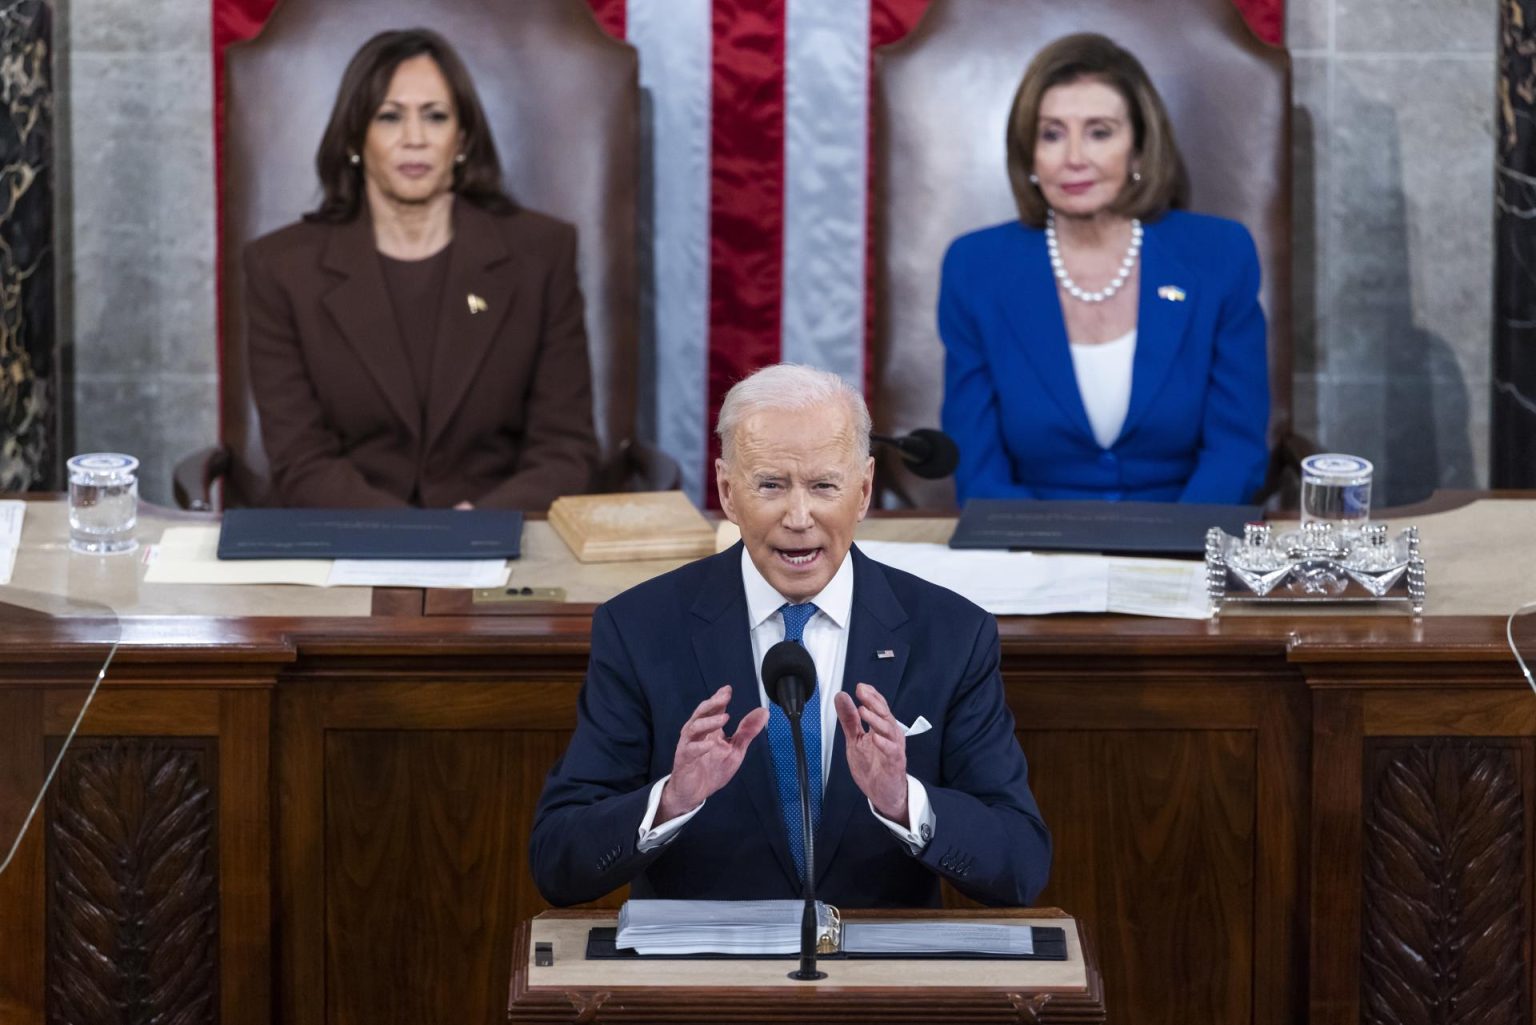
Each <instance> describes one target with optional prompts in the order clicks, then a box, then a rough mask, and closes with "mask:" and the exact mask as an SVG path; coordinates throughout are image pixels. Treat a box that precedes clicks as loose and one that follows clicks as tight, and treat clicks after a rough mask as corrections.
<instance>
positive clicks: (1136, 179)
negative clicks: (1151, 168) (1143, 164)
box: [1131, 171, 1141, 182]
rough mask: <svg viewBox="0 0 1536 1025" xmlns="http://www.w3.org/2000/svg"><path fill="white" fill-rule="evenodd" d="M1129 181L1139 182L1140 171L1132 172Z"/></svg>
mask: <svg viewBox="0 0 1536 1025" xmlns="http://www.w3.org/2000/svg"><path fill="white" fill-rule="evenodd" d="M1131 181H1133V182H1139V181H1141V172H1140V171H1132V172H1131Z"/></svg>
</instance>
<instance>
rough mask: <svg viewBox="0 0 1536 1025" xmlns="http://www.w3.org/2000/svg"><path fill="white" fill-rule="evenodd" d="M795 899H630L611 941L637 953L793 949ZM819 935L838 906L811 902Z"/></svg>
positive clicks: (798, 905)
mask: <svg viewBox="0 0 1536 1025" xmlns="http://www.w3.org/2000/svg"><path fill="white" fill-rule="evenodd" d="M804 910H805V902H804V901H799V900H631V901H625V903H624V906H623V907H622V908H620V909H619V931H618V934H617V935H616V936H615V937H614V946H615V947H618V948H619V949H621V950H634V951H635V952H636V953H638V954H797V953H799V952H800V918H801V914H802V913H803V912H804ZM816 919H817V923H818V938H819V937H820V935H821V934H823V933H828V934H834V935H835V930H836V928H837V912H836V911H835V910H834V909H833V908H831V907H829V906H827V905H826V904H823V903H821V902H820V901H817V902H816Z"/></svg>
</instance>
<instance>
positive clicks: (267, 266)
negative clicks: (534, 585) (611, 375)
mask: <svg viewBox="0 0 1536 1025" xmlns="http://www.w3.org/2000/svg"><path fill="white" fill-rule="evenodd" d="M453 219H454V234H453V250H452V254H451V255H450V257H449V266H448V273H447V280H446V283H445V285H444V289H445V291H444V294H443V304H442V310H441V312H440V314H439V317H438V329H437V339H436V343H435V345H436V348H435V349H434V351H433V360H432V377H431V386H430V389H429V394H428V397H427V403H426V415H425V417H423V416H422V413H421V408H422V407H421V401H420V398H419V397H418V396H417V394H416V387H415V384H414V383H413V381H412V377H411V370H410V366H409V363H408V361H407V360H408V357H407V354H406V350H405V347H404V343H403V342H402V341H401V339H400V335H399V330H398V328H397V326H396V323H395V315H394V310H393V307H392V306H391V304H390V297H389V295H388V293H387V292H386V290H385V284H384V272H383V269H382V267H381V265H380V263H379V257H378V253H377V250H376V247H375V244H374V238H373V225H372V221H371V220H370V219H369V217H368V215H367V213H366V211H365V212H364V213H363V214H362V215H360V216H359V217H358V218H357V219H356V220H354V221H352V222H351V223H349V224H342V225H328V224H310V223H305V222H301V223H298V224H293V225H290V226H288V227H286V228H282V229H280V230H279V231H276V232H273V233H272V234H270V235H266V236H264V237H262V238H259V239H257V240H256V241H255V242H252V243H251V244H250V246H248V247H247V249H246V253H245V269H246V291H247V297H248V300H247V306H248V311H249V324H248V331H249V334H248V347H249V351H250V364H251V366H250V370H251V386H252V389H253V391H254V392H255V398H256V406H257V409H258V411H259V412H260V414H261V435H262V441H263V443H264V444H265V446H266V450H267V456H268V458H269V459H270V460H271V464H272V482H273V483H272V493H271V494H270V495H269V496H268V498H267V501H268V503H269V504H273V505H288V506H325V507H335V508H347V507H362V506H404V505H408V504H411V496H412V495H413V494H414V495H417V496H418V500H419V504H420V505H422V506H427V507H446V506H452V505H455V504H457V503H459V502H462V501H470V502H473V503H474V504H475V505H477V506H486V507H500V508H513V509H543V508H547V507H548V505H549V503H550V502H551V501H553V500H554V499H555V498H557V497H559V496H560V495H565V494H576V493H580V492H582V491H586V490H587V489H588V488H589V487H590V486H591V484H592V479H593V474H594V472H595V469H596V465H597V440H596V437H595V435H594V433H593V428H592V377H591V371H590V369H589V367H588V361H587V338H586V329H585V324H584V319H583V312H582V301H581V290H580V287H579V285H578V284H577V280H576V232H575V229H574V228H572V227H571V226H570V225H568V224H565V223H562V222H560V221H556V220H553V219H552V218H549V217H545V216H543V215H542V214H537V213H533V212H532V211H528V210H520V211H518V212H517V213H514V214H511V215H509V216H498V215H495V214H491V213H488V212H487V211H484V210H481V209H479V208H478V207H475V206H473V205H471V204H469V203H466V202H463V201H462V200H460V201H457V202H456V203H455V204H454V211H453ZM471 296H476V297H478V298H479V299H480V300H483V303H484V309H483V310H478V308H479V307H480V305H481V304H480V303H478V302H477V303H474V304H473V305H474V306H475V307H476V308H477V309H474V310H472V309H471V300H470V297H471ZM477 310H478V311H477ZM423 420H424V421H425V427H424V428H423Z"/></svg>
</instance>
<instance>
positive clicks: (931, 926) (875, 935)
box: [843, 921, 1035, 957]
mask: <svg viewBox="0 0 1536 1025" xmlns="http://www.w3.org/2000/svg"><path fill="white" fill-rule="evenodd" d="M843 952H844V953H847V954H936V953H955V954H1001V955H1012V956H1014V957H1028V956H1030V955H1031V954H1033V953H1034V952H1035V930H1034V927H1033V926H1029V925H988V924H986V923H984V922H934V921H924V922H848V923H846V924H845V925H844V926H843Z"/></svg>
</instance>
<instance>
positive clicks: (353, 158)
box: [347, 153, 363, 167]
mask: <svg viewBox="0 0 1536 1025" xmlns="http://www.w3.org/2000/svg"><path fill="white" fill-rule="evenodd" d="M362 162H363V158H362V157H360V156H358V155H357V154H356V153H348V154H347V163H349V164H351V165H352V166H353V167H356V166H357V165H358V164H361V163H362Z"/></svg>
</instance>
